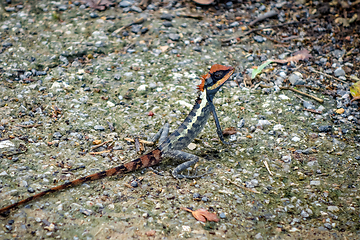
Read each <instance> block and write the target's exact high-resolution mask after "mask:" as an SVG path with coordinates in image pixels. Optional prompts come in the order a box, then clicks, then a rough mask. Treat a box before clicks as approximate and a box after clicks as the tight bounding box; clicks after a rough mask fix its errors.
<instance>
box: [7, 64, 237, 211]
mask: <svg viewBox="0 0 360 240" xmlns="http://www.w3.org/2000/svg"><path fill="white" fill-rule="evenodd" d="M233 72H234V68H232V67H230V66H223V65H219V64H215V65H213V66H212V67H211V69H210V71H209V73H208V74H206V75H204V76H202V77H201V80H202V82H201V84H200V85H199V86H198V89H199V96H198V98H197V99H196V101H195V105H194V107H193V109H192V110H191V111H190V113H189V115H188V116H187V117H186V118H185V120H184V121H183V123H182V124H181V125H180V126H179V127H178V129H177V130H175V131H174V132H173V133H172V134H171V135H170V136H168V132H169V124H168V123H166V124H165V125H164V127H163V128H162V129H160V131H159V132H158V133H157V134H156V135H155V137H154V139H153V141H156V140H157V139H159V146H158V147H157V148H156V149H154V150H153V151H151V152H149V153H147V154H145V155H143V156H141V157H139V158H137V159H135V160H133V161H131V162H128V163H125V164H122V165H120V166H117V167H114V168H111V169H108V170H106V171H102V172H98V173H95V174H91V175H88V176H85V177H82V178H79V179H76V180H73V181H71V182H68V183H65V184H63V185H60V186H57V187H53V188H50V189H48V190H45V191H43V192H40V193H38V194H35V195H33V196H31V197H28V198H26V199H23V200H21V201H19V202H16V203H13V204H11V205H9V206H6V207H4V208H1V209H0V214H2V215H6V214H7V213H8V212H9V210H11V209H13V208H16V207H18V206H20V205H23V204H25V203H28V202H30V201H32V200H34V199H37V198H40V197H41V196H44V195H46V194H49V193H53V192H57V191H60V190H63V189H66V188H69V187H74V186H77V185H80V184H82V183H85V182H89V181H93V180H97V179H101V178H104V177H107V176H113V175H116V174H120V173H128V172H132V171H135V170H137V169H140V168H145V167H151V166H154V165H156V164H159V163H160V162H161V160H162V159H163V158H165V157H167V158H175V159H180V160H186V162H184V163H182V164H180V165H179V166H177V167H176V168H175V169H174V170H173V176H174V177H176V178H184V177H185V178H192V177H190V176H185V175H181V174H179V173H180V172H181V171H183V170H185V169H186V168H188V167H189V166H191V165H193V164H195V163H196V162H198V161H199V160H200V158H199V157H198V156H196V155H193V154H190V153H186V152H183V151H181V149H184V148H185V147H186V146H188V145H189V143H191V142H192V140H193V139H194V138H195V137H196V136H197V135H198V134H199V133H200V132H201V131H202V129H203V128H204V126H205V124H206V122H207V120H208V119H209V117H210V114H211V113H212V114H213V116H214V120H215V124H216V128H217V134H218V136H219V138H220V140H221V141H222V142H224V143H226V142H225V141H224V138H223V135H222V131H221V127H220V124H219V121H218V118H217V115H216V112H215V107H214V104H213V102H212V100H213V98H214V96H215V94H216V92H217V91H218V90H219V89H220V88H221V86H222V85H223V84H224V83H225V82H226V80H228V79H229V78H230V76H231V74H232V73H233ZM195 177H199V176H195Z"/></svg>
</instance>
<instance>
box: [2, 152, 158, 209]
mask: <svg viewBox="0 0 360 240" xmlns="http://www.w3.org/2000/svg"><path fill="white" fill-rule="evenodd" d="M161 159H162V158H161V151H160V150H159V149H155V150H153V151H152V152H149V153H148V154H145V155H143V156H141V157H139V158H137V159H135V160H133V161H131V162H128V163H125V164H122V165H120V166H117V167H114V168H111V169H109V170H106V171H102V172H98V173H94V174H91V175H88V176H85V177H82V178H79V179H76V180H74V181H71V182H68V183H65V184H63V185H60V186H57V187H53V188H50V189H48V190H45V191H43V192H40V193H38V194H35V195H33V196H31V197H28V198H25V199H23V200H21V201H19V202H16V203H13V204H11V205H9V206H6V207H4V208H1V209H0V214H1V215H5V216H6V215H7V214H8V211H9V210H11V209H13V208H16V207H18V206H20V205H23V204H25V203H28V202H30V201H32V200H34V199H37V198H40V197H42V196H44V195H46V194H48V193H53V192H57V191H60V190H63V189H65V188H69V187H74V186H77V185H80V184H82V183H85V182H89V181H93V180H97V179H101V178H104V177H107V176H113V175H116V174H119V173H128V172H132V171H135V170H137V169H140V168H145V167H151V166H154V165H156V164H158V163H160V161H161Z"/></svg>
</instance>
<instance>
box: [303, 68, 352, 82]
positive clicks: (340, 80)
mask: <svg viewBox="0 0 360 240" xmlns="http://www.w3.org/2000/svg"><path fill="white" fill-rule="evenodd" d="M305 71H309V70H306V69H305ZM311 72H314V73H318V74H321V75H324V76H326V77H329V78H332V79H335V80H337V81H339V82H342V83H349V82H347V81H344V80H342V79H339V78H337V77H334V76H331V75H329V74H327V73H323V72H320V71H317V70H315V69H312V70H311Z"/></svg>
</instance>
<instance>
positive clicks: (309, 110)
mask: <svg viewBox="0 0 360 240" xmlns="http://www.w3.org/2000/svg"><path fill="white" fill-rule="evenodd" d="M303 110H304V111H308V112H312V113H316V114H322V111H316V110H314V109H307V108H304V109H303Z"/></svg>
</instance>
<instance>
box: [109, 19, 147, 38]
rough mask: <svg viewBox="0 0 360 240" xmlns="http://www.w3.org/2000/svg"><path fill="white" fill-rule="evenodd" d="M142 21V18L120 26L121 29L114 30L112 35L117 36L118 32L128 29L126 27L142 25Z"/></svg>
mask: <svg viewBox="0 0 360 240" xmlns="http://www.w3.org/2000/svg"><path fill="white" fill-rule="evenodd" d="M144 20H145V19H144V18H139V19H136V20H135V21H134V22H132V23H129V24H127V25H125V26H122V27H121V28H118V29H116V30H115V31H114V32H113V33H112V35H116V34H118V33H119V32H121V31H122V30H124V29H125V28H128V27H130V26H132V25H134V24H140V23H143V22H144Z"/></svg>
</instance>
